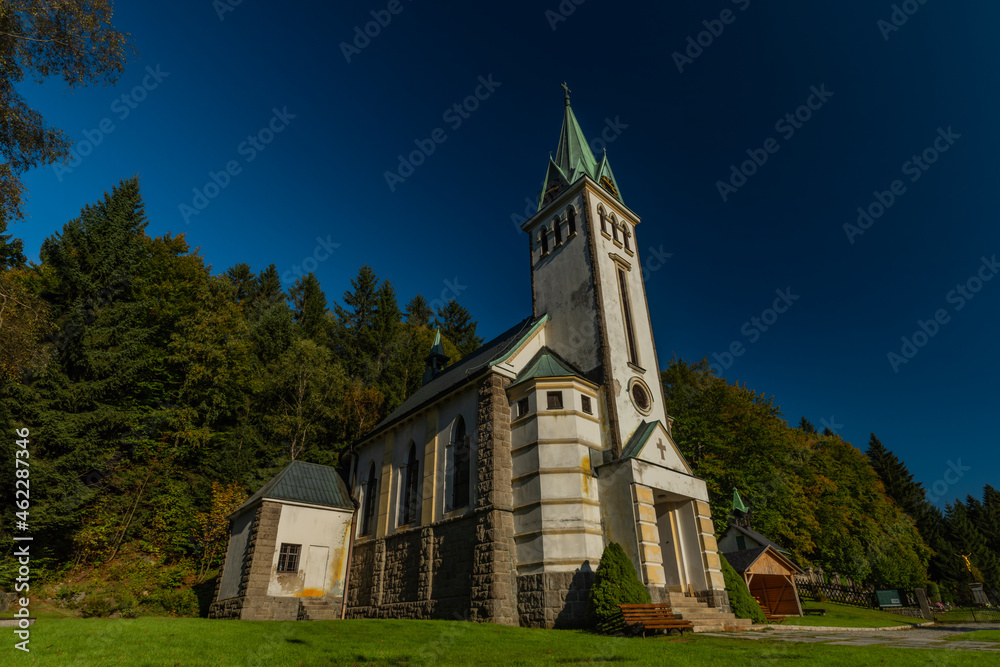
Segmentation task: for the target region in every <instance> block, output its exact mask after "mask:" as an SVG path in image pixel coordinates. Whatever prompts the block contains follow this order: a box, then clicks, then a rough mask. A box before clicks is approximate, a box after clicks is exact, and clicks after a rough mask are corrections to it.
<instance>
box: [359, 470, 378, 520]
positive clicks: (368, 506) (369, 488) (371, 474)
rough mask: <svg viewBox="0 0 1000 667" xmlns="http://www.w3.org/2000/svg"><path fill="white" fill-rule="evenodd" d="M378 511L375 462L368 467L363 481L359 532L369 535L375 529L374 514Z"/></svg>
mask: <svg viewBox="0 0 1000 667" xmlns="http://www.w3.org/2000/svg"><path fill="white" fill-rule="evenodd" d="M377 513H378V477H376V476H375V462H374V461H372V463H371V465H370V466H369V467H368V481H366V482H365V508H364V510H363V511H362V513H361V534H362V535H371V534H372V531H373V530H375V515H376V514H377Z"/></svg>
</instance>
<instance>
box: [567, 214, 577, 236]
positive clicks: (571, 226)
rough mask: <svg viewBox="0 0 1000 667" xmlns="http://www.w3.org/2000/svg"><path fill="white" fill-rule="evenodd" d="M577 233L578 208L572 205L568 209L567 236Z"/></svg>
mask: <svg viewBox="0 0 1000 667" xmlns="http://www.w3.org/2000/svg"><path fill="white" fill-rule="evenodd" d="M574 234H576V209H575V208H573V207H572V206H570V207H569V208H568V209H566V238H571V237H572V236H573V235H574Z"/></svg>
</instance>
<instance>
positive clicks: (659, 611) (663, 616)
mask: <svg viewBox="0 0 1000 667" xmlns="http://www.w3.org/2000/svg"><path fill="white" fill-rule="evenodd" d="M618 608H619V609H621V610H622V616H623V617H624V618H625V626H626V627H627V628H628V631H629V632H631V633H632V634H636V635H637V634H640V633H641V634H642V636H643V637H645V636H646V631H647V630H666V631H667V634H670V631H671V630H677V631H678V632H679V633H680V634H681V636H684V631H685V630H693V629H694V624H693V623H692V622H691V621H685V620H683V619H680V618H677V617H676V616H675V615H674V613H673V612H672V611H671V609H670V605H668V604H620V605H618Z"/></svg>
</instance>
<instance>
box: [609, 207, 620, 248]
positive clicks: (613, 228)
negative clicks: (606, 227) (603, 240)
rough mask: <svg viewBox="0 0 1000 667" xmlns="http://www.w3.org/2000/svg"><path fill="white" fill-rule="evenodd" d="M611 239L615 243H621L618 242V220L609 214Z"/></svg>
mask: <svg viewBox="0 0 1000 667" xmlns="http://www.w3.org/2000/svg"><path fill="white" fill-rule="evenodd" d="M611 238H612V239H613V240H614V242H615V243H621V241H619V240H618V219H617V218H615V216H614V214H613V213H612V214H611Z"/></svg>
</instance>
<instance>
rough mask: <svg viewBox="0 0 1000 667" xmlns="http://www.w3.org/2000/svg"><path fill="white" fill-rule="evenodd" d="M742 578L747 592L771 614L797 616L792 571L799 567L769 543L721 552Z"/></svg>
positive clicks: (799, 570) (798, 570)
mask: <svg viewBox="0 0 1000 667" xmlns="http://www.w3.org/2000/svg"><path fill="white" fill-rule="evenodd" d="M723 556H725V558H726V560H727V561H729V564H730V565H732V566H733V569H734V570H736V571H737V572H738V573H739V574H740V576H742V577H743V580H744V581H746V582H747V587H748V588H749V589H750V594H751V595H753V596H754V597H755V598H757V601H758V602H759V603H760V606H761V607H762V608H763V609H764V611H765V612H767V613H768V614H770V615H772V616H801V615H802V604H801V603H800V602H799V592H798V589H797V588H796V587H795V575H796V574H801V573H802V568H800V567H799V566H798V565H796V564H795V563H793V562H792V561H791V560H789V559H788V557H787V556H785V555H783V554H781V553H779V552H778V551H777V550H776V549H774V548H773V547H771V546H763V547H757V548H755V549H744V550H742V551H731V552H729V553H726V554H723Z"/></svg>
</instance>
